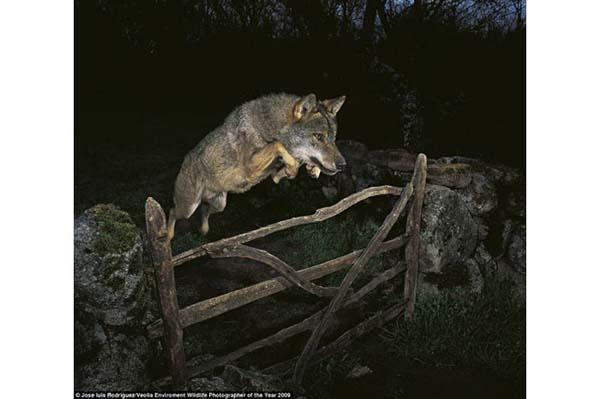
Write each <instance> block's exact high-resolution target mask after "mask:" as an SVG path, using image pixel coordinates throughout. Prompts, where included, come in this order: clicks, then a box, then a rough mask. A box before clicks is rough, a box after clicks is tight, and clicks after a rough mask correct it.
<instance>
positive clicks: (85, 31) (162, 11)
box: [75, 0, 525, 184]
mask: <svg viewBox="0 0 600 399" xmlns="http://www.w3.org/2000/svg"><path fill="white" fill-rule="evenodd" d="M524 7H525V4H524V1H522V0H479V1H478V0H432V1H418V0H417V1H392V0H387V1H386V0H348V1H344V0H321V1H320V0H258V1H236V0H225V1H211V0H157V1H148V0H111V1H108V0H99V1H76V2H75V71H76V73H75V107H76V109H75V115H76V120H75V126H76V129H75V144H76V147H75V160H76V171H75V175H76V184H78V183H81V181H86V179H87V180H89V179H93V178H94V176H98V175H100V174H101V173H102V170H103V169H104V170H108V169H110V165H109V163H110V162H114V161H115V159H121V160H125V159H136V160H137V162H147V161H148V159H147V157H145V155H148V154H150V153H152V154H153V155H152V156H153V157H155V158H156V157H160V153H161V152H162V154H163V155H164V157H165V158H168V157H169V156H172V159H173V162H175V161H176V160H177V162H180V161H181V159H182V158H183V155H185V153H186V152H187V151H188V150H189V149H191V148H192V147H193V146H194V145H195V144H196V143H197V142H198V141H199V140H200V139H201V137H202V136H204V135H205V134H206V133H208V132H209V131H210V130H211V129H213V128H214V127H216V126H217V125H218V124H219V123H220V122H221V121H222V120H223V118H224V117H225V116H226V115H227V114H228V113H229V112H230V111H231V110H232V109H233V107H235V106H236V105H238V104H240V103H242V102H243V101H246V100H249V99H252V98H255V97H258V96H260V95H262V94H266V93H271V92H279V91H286V92H291V93H295V94H306V93H310V92H314V93H315V94H317V96H318V97H319V98H326V97H333V96H338V95H342V94H343V95H347V101H346V104H345V105H344V107H343V108H342V111H340V114H339V116H338V119H339V125H340V128H339V132H340V133H339V139H355V140H359V141H362V142H364V143H366V144H368V145H369V147H371V148H390V147H405V148H408V149H409V150H411V151H414V152H417V151H424V152H426V153H427V154H428V155H429V156H430V157H438V156H442V155H456V154H460V155H466V156H472V157H478V158H483V159H486V160H489V161H494V162H501V163H505V164H509V165H511V166H515V167H518V168H521V169H524V165H525V15H524V13H525V9H524ZM119 168H122V167H121V166H119ZM107 173H109V172H107ZM132 173H133V172H132Z"/></svg>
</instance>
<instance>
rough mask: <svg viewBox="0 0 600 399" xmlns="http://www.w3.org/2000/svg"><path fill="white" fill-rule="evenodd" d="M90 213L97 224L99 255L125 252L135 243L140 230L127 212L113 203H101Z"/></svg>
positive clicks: (96, 249) (96, 246) (96, 241)
mask: <svg viewBox="0 0 600 399" xmlns="http://www.w3.org/2000/svg"><path fill="white" fill-rule="evenodd" d="M90 215H91V216H92V219H93V220H94V222H96V224H97V236H96V239H95V240H94V250H95V251H96V253H97V254H98V255H106V254H109V253H115V252H124V251H127V250H129V249H130V248H131V247H132V246H133V245H134V244H135V241H136V238H137V235H138V230H137V228H136V226H135V224H134V223H133V220H132V219H131V217H130V216H129V214H128V213H127V212H124V211H122V210H120V209H119V208H117V207H116V206H115V205H113V204H99V205H96V206H94V207H93V208H91V209H90Z"/></svg>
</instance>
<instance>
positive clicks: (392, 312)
mask: <svg viewBox="0 0 600 399" xmlns="http://www.w3.org/2000/svg"><path fill="white" fill-rule="evenodd" d="M406 304H407V301H406V300H404V301H402V302H400V303H398V304H396V305H393V306H391V307H389V308H387V309H386V310H380V311H379V312H377V313H375V314H374V315H373V316H371V317H369V318H368V319H366V320H365V321H363V322H361V323H359V324H357V325H356V326H354V327H352V328H351V329H349V330H347V331H346V332H345V333H343V334H342V335H340V336H339V338H338V339H336V340H335V341H333V342H332V343H330V344H329V345H326V346H323V347H321V348H319V349H317V350H316V351H315V353H314V354H313V356H311V358H310V360H309V364H311V365H312V364H317V363H319V362H321V361H322V360H324V359H327V358H328V357H330V356H332V355H334V354H335V353H340V351H341V349H344V348H347V347H348V346H350V345H351V344H352V342H354V340H356V338H358V337H361V336H363V335H365V334H366V333H368V332H369V331H372V330H374V329H375V328H378V327H381V326H383V325H384V324H386V323H388V322H390V321H392V320H394V319H395V318H396V317H398V316H399V315H400V314H401V313H402V312H403V311H404V309H405V308H406ZM297 360H298V357H295V358H293V359H289V360H286V361H283V362H281V363H277V364H274V365H272V366H269V367H267V368H266V369H264V370H262V372H263V373H265V374H287V373H289V372H291V371H292V366H293V365H294V363H295V362H296V361H297Z"/></svg>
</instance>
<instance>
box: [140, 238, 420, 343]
mask: <svg viewBox="0 0 600 399" xmlns="http://www.w3.org/2000/svg"><path fill="white" fill-rule="evenodd" d="M407 242H408V237H407V236H404V235H402V236H399V237H396V238H393V239H391V240H388V241H385V242H383V243H382V244H381V246H380V247H379V249H378V250H377V252H376V254H380V253H383V252H388V251H391V250H394V249H398V248H401V247H403V246H404V245H405V244H406V243H407ZM363 250H364V249H359V250H356V251H354V252H351V253H349V254H346V255H344V256H340V257H339V258H336V259H332V260H330V261H327V262H324V263H321V264H318V265H315V266H311V267H307V268H306V269H302V270H299V271H298V273H299V274H300V275H301V276H302V277H303V278H305V279H306V280H309V281H312V280H316V279H318V278H321V277H324V276H327V275H329V274H331V273H334V272H336V271H338V270H342V269H343V268H344V267H346V266H349V265H350V264H352V262H354V260H356V259H357V258H358V257H359V256H360V254H361V253H362V252H363ZM290 286H292V284H291V283H290V282H289V281H287V280H286V279H285V278H283V277H277V278H274V279H271V280H267V281H263V282H260V283H257V284H254V285H251V286H249V287H245V288H241V289H239V290H236V291H232V292H228V293H226V294H223V295H219V296H216V297H214V298H210V299H207V300H204V301H202V302H197V303H195V304H193V305H190V306H187V307H185V308H183V309H181V310H180V311H179V318H180V323H181V326H182V327H183V328H185V327H189V326H191V325H193V324H195V323H198V322H201V321H204V320H208V319H211V318H213V317H216V316H218V315H221V314H223V313H226V312H228V311H230V310H233V309H237V308H239V307H242V306H244V305H247V304H249V303H252V302H254V301H257V300H259V299H262V298H265V297H268V296H271V295H273V294H276V293H278V292H281V291H283V290H285V289H287V288H289V287H290ZM162 324H163V323H162V320H157V321H155V322H154V323H152V324H150V325H149V326H148V336H149V337H150V338H158V337H161V336H162V334H163V329H162Z"/></svg>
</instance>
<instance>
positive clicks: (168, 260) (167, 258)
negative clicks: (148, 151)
mask: <svg viewBox="0 0 600 399" xmlns="http://www.w3.org/2000/svg"><path fill="white" fill-rule="evenodd" d="M146 231H147V233H148V242H149V248H150V254H151V256H152V264H153V266H154V276H155V278H156V286H157V289H158V296H159V303H160V309H161V312H162V318H163V326H164V343H165V350H166V353H167V367H168V368H169V373H170V374H171V377H172V378H173V385H174V387H176V388H183V387H184V386H185V382H186V375H187V373H186V369H185V353H184V351H183V330H182V328H181V324H180V322H179V304H178V303H177V295H176V291H175V274H174V267H173V262H172V254H171V245H170V242H169V240H168V238H167V223H166V218H165V212H164V211H163V209H162V208H161V206H160V205H159V204H158V202H156V201H155V200H154V199H153V198H152V197H148V199H147V200H146Z"/></svg>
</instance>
